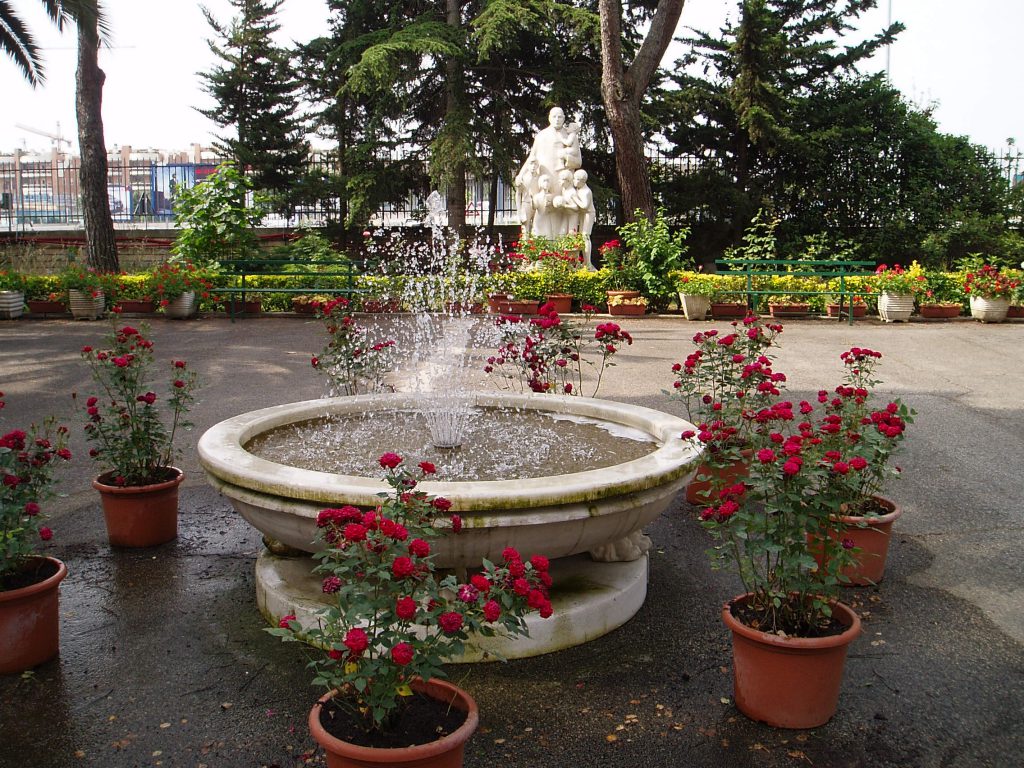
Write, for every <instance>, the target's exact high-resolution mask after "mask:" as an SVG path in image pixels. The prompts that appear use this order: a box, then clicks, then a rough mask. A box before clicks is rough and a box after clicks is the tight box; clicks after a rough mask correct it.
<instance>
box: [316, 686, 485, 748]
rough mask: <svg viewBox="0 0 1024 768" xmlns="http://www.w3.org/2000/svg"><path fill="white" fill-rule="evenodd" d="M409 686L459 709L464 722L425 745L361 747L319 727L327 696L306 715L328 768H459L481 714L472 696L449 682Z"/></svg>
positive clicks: (328, 696)
mask: <svg viewBox="0 0 1024 768" xmlns="http://www.w3.org/2000/svg"><path fill="white" fill-rule="evenodd" d="M411 686H412V689H413V690H414V691H416V692H417V693H423V694H425V695H427V696H429V697H431V698H432V699H436V700H437V701H441V702H444V703H445V704H450V705H451V706H453V707H455V708H456V709H461V710H462V711H463V712H465V713H466V722H464V723H463V724H462V725H461V726H459V727H458V728H457V729H456V730H455V731H454V732H453V733H450V734H448V735H447V736H445V737H443V738H440V739H438V740H437V741H432V742H430V743H428V744H418V745H416V746H412V747H402V748H398V749H382V748H374V747H361V746H358V745H356V744H350V743H348V742H347V741H341V740H340V739H336V738H334V737H333V736H332V735H331V734H329V733H328V732H327V731H325V730H324V728H323V726H322V725H321V724H320V708H321V707H322V706H323V705H324V704H325V703H326V702H327V701H329V700H330V699H331V697H332V696H333V695H334V694H333V693H329V694H327V695H326V696H324V697H323V698H321V699H320V701H318V702H317V703H316V705H315V706H314V707H313V709H312V710H311V711H310V713H309V730H310V732H311V733H312V734H313V738H314V739H316V742H317V743H318V744H319V745H320V746H321V747H323V748H324V752H326V753H327V768H373V767H374V766H376V767H377V768H380V766H389V767H390V768H413V767H414V766H415V768H461V766H462V754H463V750H464V749H465V745H466V742H467V741H468V740H469V737H470V736H472V735H473V732H474V731H475V730H476V728H477V725H478V724H479V722H480V713H479V710H478V709H477V706H476V702H475V701H474V700H473V697H472V696H470V695H469V694H468V693H466V692H465V691H463V690H462V689H460V688H456V687H455V686H454V685H452V684H451V683H447V682H445V681H444V680H438V679H436V678H434V679H432V680H430V681H429V682H426V683H424V682H423V681H422V680H419V679H417V680H413V681H412V683H411Z"/></svg>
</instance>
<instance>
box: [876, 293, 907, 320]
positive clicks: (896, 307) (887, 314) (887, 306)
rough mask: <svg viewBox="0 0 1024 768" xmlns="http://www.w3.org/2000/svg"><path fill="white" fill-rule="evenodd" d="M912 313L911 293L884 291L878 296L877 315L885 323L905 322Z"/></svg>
mask: <svg viewBox="0 0 1024 768" xmlns="http://www.w3.org/2000/svg"><path fill="white" fill-rule="evenodd" d="M912 314H914V297H913V295H911V294H909V293H908V294H902V293H886V292H884V291H883V292H882V293H881V294H879V296H878V316H879V317H881V318H882V320H884V321H885V322H887V323H905V322H907V321H908V320H910V316H911V315H912Z"/></svg>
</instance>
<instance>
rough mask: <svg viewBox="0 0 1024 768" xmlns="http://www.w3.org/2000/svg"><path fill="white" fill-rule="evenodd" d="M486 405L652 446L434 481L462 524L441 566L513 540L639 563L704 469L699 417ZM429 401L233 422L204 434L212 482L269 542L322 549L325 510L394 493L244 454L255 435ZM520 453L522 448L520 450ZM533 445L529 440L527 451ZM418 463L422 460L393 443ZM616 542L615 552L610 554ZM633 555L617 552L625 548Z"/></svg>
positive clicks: (613, 406)
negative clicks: (639, 434)
mask: <svg viewBox="0 0 1024 768" xmlns="http://www.w3.org/2000/svg"><path fill="white" fill-rule="evenodd" d="M471 399H472V402H473V404H474V406H475V407H477V408H482V409H484V410H485V411H486V409H488V408H520V409H529V410H538V411H549V412H552V413H557V414H563V415H573V416H580V417H585V418H590V419H595V420H598V421H604V422H608V423H610V424H613V425H621V426H625V427H632V428H634V429H638V430H641V431H643V432H645V433H646V434H648V435H650V437H651V438H652V439H653V441H654V443H655V445H653V446H652V451H651V452H650V453H649V454H647V455H645V456H643V457H641V458H639V459H634V460H631V461H628V462H625V463H621V464H615V465H613V466H610V467H603V468H600V469H590V470H585V471H581V472H574V473H569V474H559V475H550V476H545V477H533V478H529V479H525V480H523V479H508V480H491V481H456V482H423V483H421V484H420V486H419V487H420V489H421V490H423V491H425V492H427V493H429V494H432V495H436V496H444V497H445V498H447V499H448V500H450V501H451V502H452V508H451V511H452V512H453V513H457V514H459V515H460V516H461V517H462V521H463V530H462V532H461V533H460V534H458V535H457V536H446V537H444V538H443V539H442V540H440V541H438V542H437V544H436V546H435V547H434V550H435V552H436V553H437V556H436V560H435V562H436V563H437V564H438V565H439V566H440V567H446V568H465V567H472V566H475V565H478V564H479V563H480V561H481V560H482V559H483V558H488V559H491V560H496V559H499V558H500V555H501V551H502V549H504V548H505V547H507V546H513V547H516V548H517V549H519V550H520V551H521V552H523V553H524V554H525V555H531V554H544V555H546V556H548V557H550V558H560V557H569V556H572V555H576V554H580V553H584V552H590V553H592V554H593V555H594V556H595V557H596V558H597V559H602V560H633V559H637V558H638V557H639V556H640V554H642V552H634V553H633V556H629V552H628V550H629V549H630V548H629V546H628V544H624V545H622V546H620V543H621V542H624V541H628V540H629V539H630V537H631V536H634V535H635V534H637V533H639V531H640V530H641V529H642V528H643V526H644V525H646V524H648V523H650V522H651V521H652V520H654V519H655V518H656V517H657V516H658V515H659V514H661V512H663V511H664V510H665V508H666V507H667V506H668V504H669V503H670V502H671V500H672V498H673V497H674V496H675V494H676V493H677V492H678V491H679V489H680V488H682V487H683V486H684V485H685V484H686V483H687V482H688V481H689V479H690V478H691V477H692V476H693V474H694V473H695V471H696V468H697V465H698V462H699V459H700V452H699V450H698V449H697V448H696V447H694V446H693V445H692V444H691V443H689V442H688V441H684V440H682V439H681V438H680V434H681V433H682V432H683V431H685V430H687V429H692V428H693V427H692V425H690V424H689V422H687V421H684V420H683V419H680V418H678V417H675V416H671V415H669V414H665V413H661V412H659V411H655V410H652V409H649V408H642V407H639V406H634V405H628V404H624V403H617V402H612V401H608V400H597V399H593V398H576V397H568V396H557V395H532V394H531V395H518V394H507V393H476V394H474V395H473V396H472V398H471ZM418 400H419V398H417V397H415V396H411V395H404V394H376V395H360V396H357V397H343V398H327V399H321V400H308V401H304V402H298V403H289V404H286V405H279V406H274V407H271V408H265V409H262V410H258V411H252V412H250V413H244V414H241V415H239V416H236V417H234V418H231V419H228V420H226V421H222V422H220V423H219V424H217V425H215V426H214V427H212V428H211V429H209V430H208V431H207V432H206V433H205V434H204V435H203V436H202V438H201V439H200V441H199V457H200V462H201V463H202V466H203V468H204V469H205V471H206V473H207V476H208V477H209V479H210V482H211V483H212V484H213V485H214V486H215V487H216V488H217V489H218V490H219V491H220V492H221V493H223V494H224V495H225V496H226V497H228V498H229V499H230V500H231V503H232V505H233V506H234V507H235V509H236V510H237V511H238V512H239V513H240V514H241V515H242V516H243V517H245V519H246V520H248V521H249V522H250V523H251V524H252V525H253V526H254V527H256V528H257V529H259V530H260V531H261V532H262V533H264V534H265V535H266V536H268V537H269V538H271V539H273V540H276V541H279V542H281V543H283V544H286V545H288V546H289V547H292V548H294V549H297V550H302V551H305V552H314V551H316V549H317V547H316V544H315V537H316V515H317V513H318V512H319V511H320V510H322V509H325V508H328V507H339V506H342V505H345V504H352V505H355V506H363V507H372V506H375V505H376V504H377V503H378V502H379V497H378V494H380V493H382V492H386V491H387V490H388V486H387V484H386V483H385V482H384V481H383V480H379V479H376V478H369V477H357V476H352V475H338V474H330V473H326V472H318V471H313V470H307V469H300V468H297V467H292V466H287V465H284V464H279V463H276V462H273V461H268V460H266V459H262V458H260V457H258V456H256V455H254V454H252V453H250V452H249V451H247V450H246V449H245V447H244V446H245V445H246V444H247V443H248V442H249V441H250V440H252V439H253V438H254V437H255V436H257V435H259V434H261V433H263V432H266V431H268V430H271V429H274V428H276V427H280V426H282V425H286V424H292V423H295V422H300V421H306V420H311V419H315V418H318V417H322V416H325V415H333V414H344V413H366V412H370V413H372V412H373V411H375V410H385V409H386V410H396V409H398V410H403V409H408V410H414V409H415V408H416V407H417V402H418ZM511 449H513V450H516V449H519V447H516V446H513V447H512V448H511ZM523 449H525V447H523ZM392 450H394V451H395V452H396V453H398V454H400V455H403V456H404V458H406V460H407V461H409V462H416V461H418V458H417V457H415V456H406V455H405V454H403V449H402V446H394V448H393V449H392ZM609 547H611V550H609ZM617 547H618V548H619V549H622V548H623V547H624V550H623V551H622V552H619V553H618V554H616V552H615V551H614V550H615V549H616V548H617Z"/></svg>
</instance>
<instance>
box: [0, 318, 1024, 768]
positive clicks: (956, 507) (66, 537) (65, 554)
mask: <svg viewBox="0 0 1024 768" xmlns="http://www.w3.org/2000/svg"><path fill="white" fill-rule="evenodd" d="M152 325H153V336H154V338H155V339H156V342H157V350H158V351H159V352H160V353H161V354H162V355H165V356H166V357H172V356H173V357H186V358H187V359H188V360H189V361H190V362H191V363H192V364H193V365H194V366H196V367H197V368H198V369H199V371H200V372H201V375H202V381H203V382H204V385H205V386H204V388H203V390H202V402H201V403H200V404H199V405H198V407H197V408H196V409H195V411H194V412H193V415H194V420H195V422H196V429H195V431H194V432H193V433H191V434H190V435H189V436H188V439H187V440H185V441H184V443H183V447H184V448H185V449H186V451H185V456H184V458H183V463H182V466H183V467H184V468H185V470H186V472H187V473H188V479H187V481H186V484H185V486H184V488H183V491H182V506H181V536H180V538H179V540H178V541H177V542H176V543H173V544H169V545H166V546H163V547H159V548H156V549H154V550H151V551H113V550H111V549H110V547H109V546H108V545H107V543H106V539H105V534H104V530H103V523H102V517H101V514H100V511H99V502H98V499H97V498H96V497H95V495H94V492H93V491H92V489H91V488H90V487H89V478H90V477H91V475H92V474H93V467H92V466H91V465H90V462H88V461H87V460H86V459H85V458H84V457H85V449H84V446H83V444H82V441H81V436H80V430H79V428H78V427H79V422H77V420H75V418H74V417H73V416H72V407H71V401H70V397H69V393H70V392H72V391H76V390H77V391H79V392H82V393H87V392H88V391H89V385H88V384H89V382H88V376H87V372H86V370H85V368H84V366H83V364H82V363H81V362H80V361H79V359H78V350H79V348H80V347H81V346H82V345H83V344H87V343H89V344H95V343H96V341H97V340H98V338H99V337H100V336H101V335H102V333H103V331H104V330H105V328H104V326H103V324H102V323H73V322H65V321H18V322H6V323H0V390H2V391H4V392H5V393H6V394H7V400H8V408H7V409H6V411H5V416H6V419H7V420H6V422H5V423H6V424H7V426H8V427H12V426H14V425H16V424H21V423H22V422H24V421H28V420H29V419H31V418H40V417H41V416H43V415H45V414H47V413H57V414H60V415H64V416H65V417H66V419H67V420H68V421H69V423H74V424H75V428H74V429H73V432H74V434H75V443H74V445H73V448H74V449H75V450H76V461H75V462H74V465H73V467H72V468H70V471H68V472H67V473H66V475H65V477H64V479H63V483H62V489H63V490H64V492H65V493H66V496H65V497H64V498H62V499H59V500H57V501H56V502H55V507H56V510H55V511H56V514H55V519H54V520H53V523H52V527H53V528H54V529H55V531H56V538H55V539H54V541H53V542H52V546H51V547H50V548H49V549H50V551H51V552H52V553H53V554H54V555H56V556H58V557H60V558H62V559H63V560H64V561H65V562H67V564H68V567H69V570H70V576H69V577H68V579H67V580H66V581H65V582H64V585H63V587H62V590H61V609H62V625H61V628H62V643H61V656H60V659H59V660H58V661H54V662H51V663H49V664H46V665H44V666H42V667H40V668H39V669H37V670H36V671H35V673H34V674H31V675H27V676H25V677H22V678H19V677H5V678H0V767H2V768H8V767H10V768H14V767H15V766H18V767H20V766H32V767H33V768H48V767H53V768H68V767H70V766H104V767H107V766H109V767H111V768H120V767H122V766H125V767H127V766H149V765H165V766H192V767H193V768H197V767H198V766H203V765H205V766H208V767H209V768H236V767H237V768H242V767H246V768H248V767H251V766H295V765H303V764H307V763H306V760H305V759H304V758H303V756H304V755H308V754H309V753H311V752H313V744H312V741H311V740H310V738H309V737H308V736H307V730H306V726H305V722H304V720H305V717H306V714H307V712H308V709H309V706H310V703H311V701H312V700H313V698H314V696H315V695H316V691H315V690H314V689H312V688H311V687H310V686H309V683H308V677H307V675H306V673H305V670H304V664H305V658H304V657H303V654H302V650H301V649H300V648H298V647H296V646H295V645H284V644H282V643H280V642H279V641H277V640H276V639H275V638H273V637H270V636H268V635H267V634H265V633H264V632H262V631H261V627H262V622H261V618H260V616H259V615H258V613H257V612H256V609H255V604H254V596H253V575H252V569H253V561H254V558H255V556H256V553H257V552H258V550H259V548H260V542H259V537H258V535H257V534H256V532H255V531H253V530H252V529H251V528H250V527H249V526H248V525H247V524H245V523H244V521H242V520H241V519H240V518H239V517H237V516H236V515H235V514H234V513H233V512H232V511H231V508H230V506H229V505H228V504H227V503H226V502H225V500H223V499H221V498H219V497H218V495H217V494H216V493H214V492H213V491H212V490H211V489H210V488H208V487H207V486H206V485H205V483H204V480H203V478H202V475H201V473H200V471H199V469H198V466H197V463H196V458H195V453H194V445H195V440H196V439H197V438H198V436H199V434H201V433H202V431H203V430H204V429H205V428H207V427H209V426H210V425H212V424H213V423H215V422H217V421H219V420H220V419H222V418H225V417H227V416H230V415H234V414H236V413H238V412H241V411H244V410H250V409H253V408H258V407H262V406H264V405H270V404H274V403H277V402H283V401H289V400H298V399H305V398H307V397H315V396H319V395H320V394H321V387H322V384H323V382H322V380H320V379H319V378H318V377H316V376H314V375H313V374H312V372H311V371H310V370H309V363H308V357H309V353H311V352H312V351H314V350H316V349H318V348H319V346H320V344H321V336H320V331H319V327H318V326H317V325H316V324H315V323H313V322H309V321H304V320H301V319H298V318H261V319H251V320H246V321H243V322H238V323H235V324H230V323H228V322H227V321H226V320H223V319H209V320H201V321H191V322H174V321H167V320H156V321H154V322H153V323H152ZM625 325H627V327H628V328H629V329H630V330H632V331H634V332H635V334H634V335H635V336H636V339H637V342H636V344H635V345H634V346H633V347H632V348H630V349H629V350H627V351H625V352H624V353H623V355H622V357H621V359H620V361H619V366H618V367H616V368H615V369H613V370H612V371H611V372H610V374H609V378H608V380H607V386H606V388H605V389H604V390H603V391H602V394H603V395H604V396H607V397H610V398H612V399H621V400H624V401H630V402H634V403H638V404H641V405H648V406H654V407H660V408H664V409H666V410H674V409H673V408H672V407H671V406H670V405H668V404H667V403H666V400H665V399H664V397H663V396H662V395H661V388H662V387H667V386H669V384H670V376H669V371H668V367H669V365H670V363H671V362H672V361H674V360H677V359H681V358H682V357H683V356H684V355H685V352H686V350H687V349H688V346H689V337H690V336H691V335H692V334H693V333H694V331H696V330H697V329H700V328H707V327H712V326H713V325H714V324H712V323H689V322H686V321H684V320H682V319H681V318H661V319H647V318H645V319H642V320H635V321H631V322H629V323H628V324H625ZM782 342H783V349H782V350H781V352H780V354H779V361H778V364H777V366H776V367H777V369H778V370H782V371H785V372H787V374H788V375H789V377H790V389H791V392H792V393H793V394H794V396H795V397H796V396H800V394H801V393H811V392H814V391H816V390H818V389H819V388H821V387H830V386H832V385H834V383H835V382H836V380H837V377H838V375H839V372H840V363H839V359H838V355H839V353H840V352H841V351H843V350H844V349H845V348H847V347H849V346H850V345H852V344H859V345H862V346H869V347H871V348H874V349H878V350H880V351H882V352H883V353H884V354H885V359H884V360H883V366H882V369H881V373H882V378H883V379H885V383H884V384H882V385H881V387H880V391H882V392H887V393H897V394H899V395H900V396H902V397H903V398H904V399H905V400H907V401H908V402H909V403H910V404H911V405H913V406H914V407H915V408H916V409H917V411H918V421H917V424H916V425H915V426H914V427H913V431H912V432H911V433H910V437H909V439H908V441H907V446H908V450H907V452H906V454H905V455H904V456H903V459H902V466H903V468H904V479H903V480H902V482H900V483H899V484H898V485H894V486H893V487H892V489H891V495H892V496H893V497H894V498H895V499H896V500H898V501H899V502H901V503H902V504H903V506H904V508H905V511H906V513H905V515H904V516H903V518H902V519H901V520H900V521H899V523H898V526H897V528H898V530H897V535H896V537H895V540H894V542H893V548H892V552H891V553H890V558H889V568H888V571H887V575H886V579H885V582H884V583H883V584H882V585H881V586H880V587H877V588H870V589H858V590H851V591H850V593H849V602H851V603H852V604H853V605H854V606H855V607H856V608H857V609H858V610H860V611H861V612H862V616H863V617H864V626H865V633H864V635H863V637H862V638H861V639H860V640H858V641H857V643H856V645H855V646H854V647H853V649H852V651H851V658H850V659H849V662H848V665H847V670H846V678H845V683H844V688H843V694H842V698H841V701H840V707H839V712H838V714H837V715H836V717H835V718H834V719H833V720H832V722H830V723H829V724H828V725H826V726H824V727H821V728H817V729H814V730H811V731H780V730H773V729H770V728H767V727H764V726H761V725H758V724H756V723H752V722H750V721H748V720H747V719H746V718H744V717H743V716H742V715H740V714H739V713H738V712H737V711H736V709H735V708H734V707H733V706H732V704H731V695H732V681H731V676H730V668H729V665H730V651H729V646H728V638H727V636H726V633H725V630H724V628H723V626H722V625H721V623H720V620H719V618H718V610H719V606H720V604H721V603H722V602H723V601H724V600H725V599H727V598H729V597H730V596H731V595H733V594H735V593H736V592H738V591H739V590H738V585H737V583H736V582H735V580H734V579H733V577H731V576H730V575H728V574H719V573H713V572H711V571H710V570H709V568H708V566H707V563H706V558H705V557H704V549H705V547H706V546H707V542H706V540H705V537H704V535H703V533H702V531H701V530H700V529H699V527H698V526H696V525H695V524H694V522H693V510H692V509H690V508H689V507H688V506H687V505H686V504H685V503H684V502H679V503H677V504H676V505H675V507H673V508H672V509H671V510H670V511H669V512H668V513H666V514H665V515H664V516H663V517H662V518H661V519H660V520H659V521H657V522H656V523H655V524H654V525H652V526H651V528H650V530H649V533H650V534H651V536H652V538H653V539H654V542H655V546H656V551H655V552H654V554H653V556H652V558H651V578H650V591H649V596H648V599H647V602H646V604H645V606H644V608H643V609H642V610H641V611H640V613H639V614H638V615H637V616H636V617H635V618H634V619H633V620H632V621H630V622H629V623H628V624H627V625H626V626H624V627H622V628H621V629H619V630H617V631H616V632H613V633H611V634H610V635H608V636H606V637H604V638H602V639H600V640H598V641H595V642H592V643H590V644H587V645H585V646H583V647H580V648H576V649H572V650H569V651H564V652H561V653H557V654H552V655H550V656H546V657H541V658H536V659H528V660H522V661H514V662H509V663H508V664H505V665H500V664H495V665H485V666H482V665H477V666H474V667H471V668H466V667H456V668H453V669H452V674H453V676H454V677H455V678H456V680H457V681H458V682H459V683H460V684H461V685H463V686H464V687H465V688H467V689H468V690H469V691H470V692H471V693H472V694H473V695H474V696H476V698H477V700H478V702H479V704H480V709H481V716H482V717H481V729H480V731H479V732H478V734H477V735H476V736H475V737H474V739H473V740H472V741H471V743H470V745H469V747H468V752H467V758H466V765H467V766H468V767H470V768H483V766H497V765H502V766H509V767H510V768H516V767H522V768H527V767H529V768H547V767H550V768H561V767H563V766H565V767H568V768H573V767H575V766H584V765H587V766H593V767H601V768H603V767H605V766H608V767H609V768H611V767H612V766H621V767H622V768H636V767H637V766H652V767H657V766H666V767H667V766H673V767H674V766H680V765H687V766H766V767H769V768H771V767H774V766H812V765H813V766H964V767H967V766H971V767H973V766H1000V767H1001V766H1016V765H1021V763H1022V758H1021V754H1022V753H1024V724H1022V718H1021V712H1022V711H1024V591H1022V587H1021V576H1022V573H1024V567H1022V565H1021V557H1020V549H1021V543H1022V536H1021V533H1022V529H1024V524H1022V511H1024V510H1022V507H1024V459H1022V456H1024V396H1022V393H1024V358H1022V354H1021V353H1022V349H1024V325H1022V324H1020V323H1019V322H1018V323H1016V324H1012V325H1011V324H1007V325H1001V326H982V325H980V324H977V323H973V322H970V321H961V322H954V323H944V324H926V323H923V322H922V323H913V324H910V325H901V326H883V325H881V324H878V323H876V322H872V321H865V322H858V323H857V325H856V326H854V327H853V328H852V329H851V328H850V327H848V326H847V325H845V324H844V325H838V324H836V323H834V322H832V323H829V322H826V321H802V322H791V323H789V324H788V325H787V328H786V332H785V333H784V334H783V336H782ZM320 760H321V758H320V757H319V756H316V755H313V756H312V757H309V758H308V764H314V765H316V764H321V763H320Z"/></svg>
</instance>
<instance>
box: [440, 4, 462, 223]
mask: <svg viewBox="0 0 1024 768" xmlns="http://www.w3.org/2000/svg"><path fill="white" fill-rule="evenodd" d="M445 8H446V9H447V13H446V19H445V20H446V21H447V23H448V26H450V27H455V28H456V29H457V28H458V27H459V26H460V25H461V24H462V11H461V8H460V4H459V0H446V5H445ZM444 68H445V74H446V75H447V80H448V82H447V91H448V92H447V99H446V103H445V112H446V114H447V116H448V118H449V119H451V118H452V116H454V115H457V114H458V113H459V106H460V102H461V100H462V99H463V98H464V94H465V87H464V85H463V72H462V65H461V64H460V63H459V62H458V61H457V60H456V59H455V58H454V57H452V58H449V59H448V60H447V61H446V62H445V65H444ZM447 205H448V226H449V227H451V228H452V229H454V230H456V231H458V232H460V233H461V232H462V230H463V229H465V227H466V163H465V162H464V161H461V162H456V163H455V165H454V167H453V168H452V172H451V181H450V182H449V184H448V200H447Z"/></svg>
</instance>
